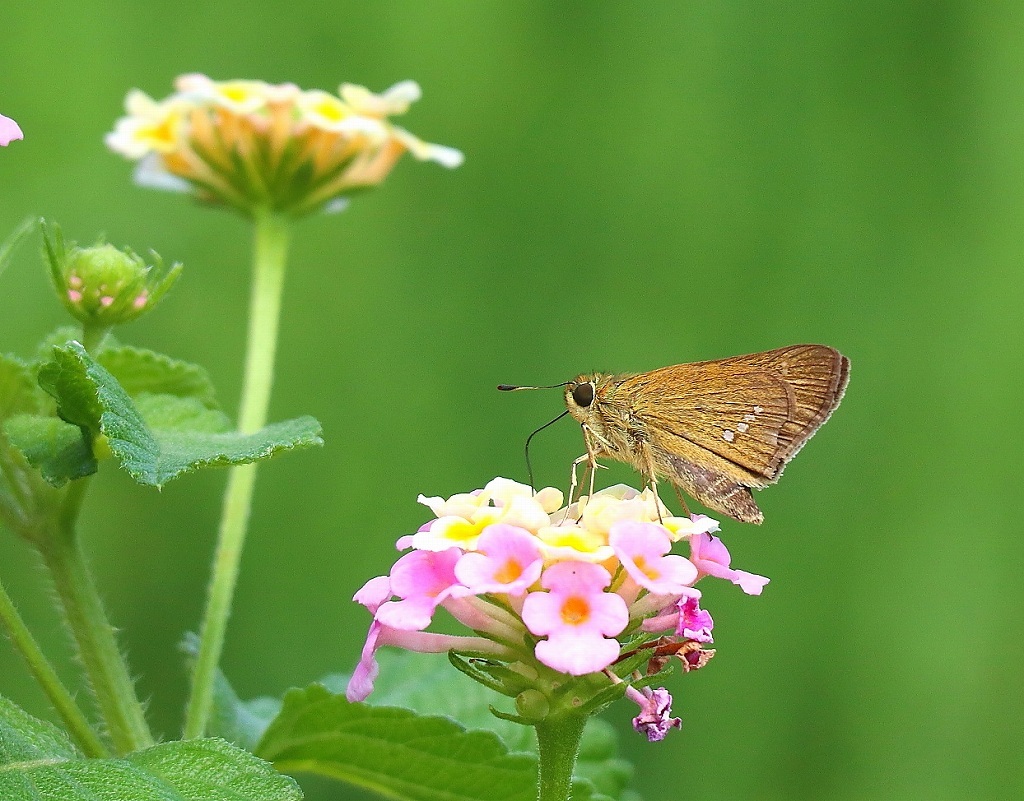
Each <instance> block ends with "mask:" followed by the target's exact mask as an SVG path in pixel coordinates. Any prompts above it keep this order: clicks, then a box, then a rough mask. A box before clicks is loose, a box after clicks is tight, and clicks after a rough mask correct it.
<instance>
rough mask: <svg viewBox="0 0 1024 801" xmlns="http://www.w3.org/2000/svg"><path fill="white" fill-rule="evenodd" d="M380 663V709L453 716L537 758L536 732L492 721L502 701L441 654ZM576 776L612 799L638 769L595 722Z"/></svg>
mask: <svg viewBox="0 0 1024 801" xmlns="http://www.w3.org/2000/svg"><path fill="white" fill-rule="evenodd" d="M377 660H378V663H379V665H380V674H379V675H378V676H377V679H376V681H375V682H374V691H373V695H372V696H371V697H372V698H373V700H374V703H376V704H381V705H386V706H403V707H408V708H410V709H414V710H416V711H417V712H418V713H420V714H421V715H448V716H450V717H452V718H454V719H455V720H457V721H458V722H459V723H461V724H462V725H463V726H465V727H466V728H467V729H488V730H490V731H493V732H494V733H495V734H497V735H498V736H499V737H500V738H501V739H502V741H503V742H504V743H505V745H506V746H507V747H508V748H509V750H511V751H529V752H531V753H536V751H537V739H536V737H535V736H534V733H533V728H531V727H530V726H522V725H520V724H518V723H513V722H512V721H509V720H501V719H500V718H496V717H495V716H494V715H492V714H491V713H490V712H489V711H488V709H487V707H488V705H489V704H493V703H495V700H496V698H497V696H495V694H494V693H493V692H491V691H490V690H488V689H487V688H486V687H484V686H483V685H481V684H478V683H477V682H475V681H472V680H470V679H468V677H467V678H463V677H461V676H458V677H454V676H453V675H452V671H451V668H450V666H449V665H448V664H447V662H445V661H443V660H441V659H438V657H437V655H436V654H417V653H413V652H410V651H392V650H382V651H380V652H379V653H378V654H377ZM324 684H326V685H327V686H329V687H332V688H333V687H344V686H345V684H347V677H345V676H330V677H328V678H327V679H325V680H324ZM574 773H575V776H576V777H578V778H583V779H587V780H589V781H590V782H592V783H593V784H594V786H595V787H596V788H597V790H599V791H600V792H601V793H602V794H603V795H606V796H609V797H611V798H620V797H622V795H623V793H625V792H626V785H627V784H628V783H629V781H630V779H631V778H632V776H633V767H632V765H631V764H630V763H629V762H627V761H626V760H624V759H621V758H620V757H619V756H618V737H617V734H616V732H615V729H614V727H613V726H612V725H611V724H610V723H608V721H606V720H601V719H600V718H597V717H592V718H590V720H589V721H588V722H587V727H586V729H584V731H583V739H582V741H581V743H580V754H579V757H578V758H577V760H576V770H575V772H574ZM573 792H574V794H575V793H576V789H575V788H574V789H573ZM580 792H583V791H582V790H581V791H580ZM574 797H575V795H574Z"/></svg>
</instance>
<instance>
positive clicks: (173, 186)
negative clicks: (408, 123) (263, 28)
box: [106, 74, 462, 216]
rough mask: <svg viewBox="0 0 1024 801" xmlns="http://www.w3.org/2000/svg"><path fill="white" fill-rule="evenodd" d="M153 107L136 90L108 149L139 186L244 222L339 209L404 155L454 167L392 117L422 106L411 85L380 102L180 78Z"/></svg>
mask: <svg viewBox="0 0 1024 801" xmlns="http://www.w3.org/2000/svg"><path fill="white" fill-rule="evenodd" d="M175 89H176V90H177V91H176V92H175V93H174V94H173V95H171V96H170V97H168V98H166V99H164V100H160V101H157V100H154V99H153V98H151V97H149V96H148V95H146V94H145V93H144V92H141V91H139V90H138V89H133V90H132V91H131V92H129V93H128V97H127V98H126V100H125V110H126V111H127V115H126V116H124V117H122V118H121V119H119V120H118V121H117V123H116V124H115V126H114V130H113V131H112V132H111V133H109V134H107V136H106V143H107V146H108V147H109V148H110V149H111V150H113V151H114V152H116V153H120V154H121V155H123V156H125V157H126V158H128V159H131V160H133V161H136V162H138V166H137V168H136V172H135V178H136V181H137V182H138V183H139V184H141V185H143V186H149V187H153V188H158V189H168V190H172V191H182V192H188V193H191V194H193V195H195V196H196V197H197V198H199V199H200V200H203V201H206V202H209V203H214V204H220V205H227V206H230V207H232V208H235V209H237V210H239V211H241V212H243V213H244V214H252V213H253V212H254V211H255V210H257V209H261V210H270V211H274V212H278V213H282V214H289V215H292V216H300V215H303V214H307V213H310V212H313V211H317V210H321V209H327V210H330V209H332V208H335V207H338V206H340V205H341V204H343V203H344V202H345V200H346V198H347V196H348V195H349V194H351V193H352V192H354V191H356V190H359V189H365V188H368V187H371V186H375V185H377V184H379V183H380V182H381V181H383V180H384V179H385V178H386V177H387V175H388V173H390V172H391V169H392V168H393V167H394V165H395V163H396V162H397V161H398V159H399V158H401V156H402V155H403V154H404V153H406V152H408V153H411V154H412V155H413V157H414V158H416V159H418V160H420V161H436V162H437V163H438V164H441V165H442V166H445V167H449V168H453V167H457V166H459V165H460V164H461V163H462V153H461V152H459V151H458V150H455V149H454V148H450V147H445V146H443V145H434V144H429V143H427V142H424V141H423V140H421V139H419V138H417V137H416V136H414V135H413V134H411V133H409V132H408V131H406V130H405V129H404V128H399V127H398V126H396V125H393V124H392V123H391V121H390V119H389V118H390V117H392V116H395V115H398V114H404V113H405V112H406V111H407V110H408V109H409V106H410V105H411V104H412V103H413V102H415V101H416V100H418V99H419V97H420V88H419V86H418V85H417V84H416V82H415V81H402V82H400V83H397V84H395V85H394V86H392V87H391V88H390V89H388V90H387V91H385V92H383V93H381V94H374V93H373V92H371V91H370V90H368V89H366V88H365V87H362V86H356V85H354V84H347V83H346V84H342V85H341V87H340V88H339V91H338V94H337V95H333V94H330V93H329V92H323V91H320V90H308V91H307V90H303V89H300V88H299V87H298V86H296V85H295V84H290V83H288V84H278V85H273V84H268V83H264V82H263V81H250V80H232V81H214V80H212V79H211V78H208V77H207V76H205V75H199V74H190V75H182V76H180V77H179V78H178V79H177V81H176V82H175Z"/></svg>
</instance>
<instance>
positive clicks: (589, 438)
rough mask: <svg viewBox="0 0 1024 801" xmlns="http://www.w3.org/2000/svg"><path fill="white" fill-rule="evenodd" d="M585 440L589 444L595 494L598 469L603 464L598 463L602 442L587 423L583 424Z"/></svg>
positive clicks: (592, 484)
mask: <svg viewBox="0 0 1024 801" xmlns="http://www.w3.org/2000/svg"><path fill="white" fill-rule="evenodd" d="M583 442H584V443H586V446H587V469H588V470H589V471H590V495H593V494H594V480H595V479H596V478H597V471H598V470H599V469H600V468H601V467H602V466H603V465H601V464H599V463H598V461H597V455H598V454H599V453H600V452H601V442H600V440H599V439H598V438H597V436H596V435H595V434H594V432H593V431H591V430H590V429H589V428H587V426H586V425H584V426H583Z"/></svg>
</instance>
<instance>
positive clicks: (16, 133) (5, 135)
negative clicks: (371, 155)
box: [0, 114, 25, 147]
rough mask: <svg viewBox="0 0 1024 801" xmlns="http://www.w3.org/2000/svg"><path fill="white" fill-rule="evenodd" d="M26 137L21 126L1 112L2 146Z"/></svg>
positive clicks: (0, 132)
mask: <svg viewBox="0 0 1024 801" xmlns="http://www.w3.org/2000/svg"><path fill="white" fill-rule="evenodd" d="M24 138H25V134H24V133H22V131H21V126H20V125H18V123H16V122H15V121H14V120H12V119H11V118H10V117H5V116H4V115H3V114H0V146H2V147H7V145H9V144H10V143H11V142H13V141H14V140H16V139H24Z"/></svg>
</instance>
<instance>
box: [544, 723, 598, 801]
mask: <svg viewBox="0 0 1024 801" xmlns="http://www.w3.org/2000/svg"><path fill="white" fill-rule="evenodd" d="M586 725H587V716H586V715H573V714H563V715H557V716H553V717H548V718H545V719H544V720H542V721H541V722H540V723H538V724H536V726H535V728H536V729H537V746H538V762H539V766H540V776H539V778H538V782H537V798H538V800H539V801H567V799H568V798H569V796H570V795H571V793H572V771H573V768H575V767H576V756H577V755H578V754H579V750H580V738H581V737H582V736H583V728H584V727H585V726H586Z"/></svg>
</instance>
